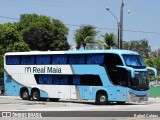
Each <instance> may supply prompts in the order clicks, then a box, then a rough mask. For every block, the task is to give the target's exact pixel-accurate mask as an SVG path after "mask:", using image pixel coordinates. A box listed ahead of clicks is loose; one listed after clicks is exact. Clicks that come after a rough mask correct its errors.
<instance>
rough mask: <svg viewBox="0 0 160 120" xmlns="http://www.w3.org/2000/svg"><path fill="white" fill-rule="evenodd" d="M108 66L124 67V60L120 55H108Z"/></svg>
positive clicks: (106, 59) (106, 62)
mask: <svg viewBox="0 0 160 120" xmlns="http://www.w3.org/2000/svg"><path fill="white" fill-rule="evenodd" d="M105 64H106V65H123V63H122V60H121V58H120V56H119V55H117V54H111V53H107V54H106V55H105Z"/></svg>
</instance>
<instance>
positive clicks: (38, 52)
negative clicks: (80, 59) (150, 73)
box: [5, 49, 139, 55]
mask: <svg viewBox="0 0 160 120" xmlns="http://www.w3.org/2000/svg"><path fill="white" fill-rule="evenodd" d="M88 53H115V54H119V55H120V54H134V55H139V54H138V53H137V52H134V51H130V50H118V49H111V50H73V51H30V52H7V53H5V55H42V54H46V55H47V54H88Z"/></svg>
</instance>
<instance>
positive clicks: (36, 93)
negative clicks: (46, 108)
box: [32, 89, 40, 101]
mask: <svg viewBox="0 0 160 120" xmlns="http://www.w3.org/2000/svg"><path fill="white" fill-rule="evenodd" d="M32 100H33V101H39V100H40V92H39V90H37V89H35V90H33V91H32Z"/></svg>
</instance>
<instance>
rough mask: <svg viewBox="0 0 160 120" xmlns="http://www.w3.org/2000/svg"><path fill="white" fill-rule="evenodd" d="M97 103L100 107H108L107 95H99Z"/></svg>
mask: <svg viewBox="0 0 160 120" xmlns="http://www.w3.org/2000/svg"><path fill="white" fill-rule="evenodd" d="M96 102H97V103H98V104H99V105H106V104H107V103H108V97H107V95H106V94H105V93H100V94H98V96H97V100H96Z"/></svg>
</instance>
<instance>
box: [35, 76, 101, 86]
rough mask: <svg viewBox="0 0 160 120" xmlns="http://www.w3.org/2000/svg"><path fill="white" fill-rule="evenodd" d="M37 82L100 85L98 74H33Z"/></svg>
mask: <svg viewBox="0 0 160 120" xmlns="http://www.w3.org/2000/svg"><path fill="white" fill-rule="evenodd" d="M35 79H36V82H37V84H53V85H81V86H102V82H101V79H100V77H99V76H98V75H39V74H35Z"/></svg>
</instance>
